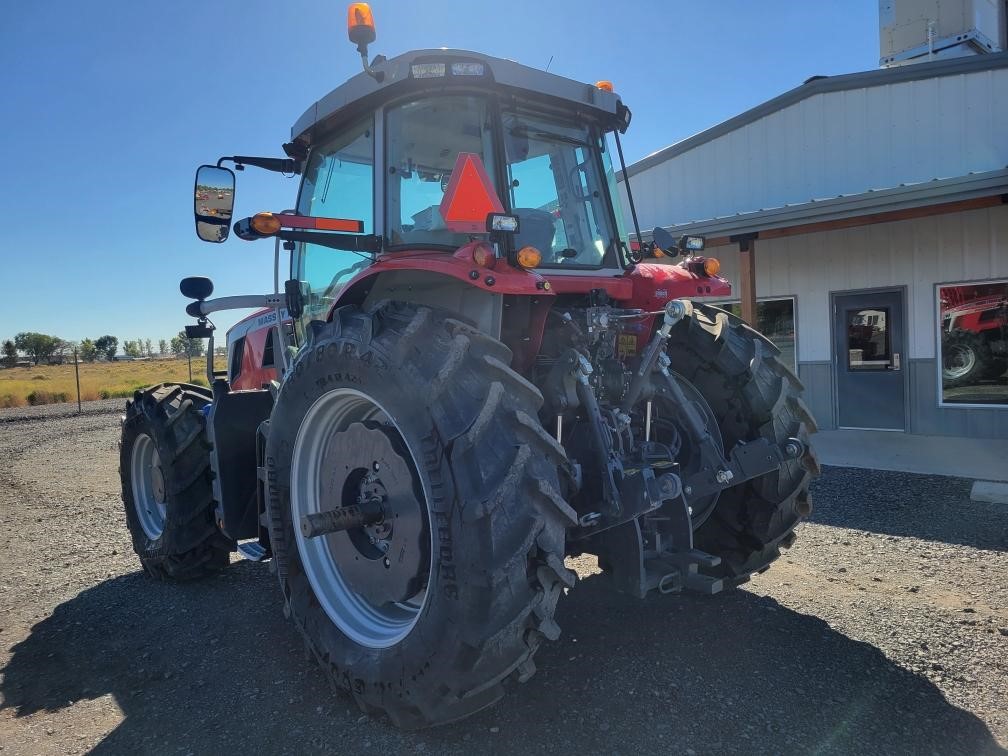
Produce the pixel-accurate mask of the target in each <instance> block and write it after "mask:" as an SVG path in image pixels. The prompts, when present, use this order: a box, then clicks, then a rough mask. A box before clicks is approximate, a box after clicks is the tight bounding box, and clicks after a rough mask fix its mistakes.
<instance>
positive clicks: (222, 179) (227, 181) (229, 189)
mask: <svg viewBox="0 0 1008 756" xmlns="http://www.w3.org/2000/svg"><path fill="white" fill-rule="evenodd" d="M234 190H235V176H234V173H232V172H231V171H230V170H229V169H227V168H220V167H218V166H216V165H201V166H200V167H199V168H198V169H197V170H196V191H195V201H194V206H193V207H194V213H195V215H196V236H198V237H199V238H200V239H202V240H203V241H207V242H216V243H218V244H219V243H220V242H222V241H224V240H225V239H227V238H228V234H229V233H230V231H231V213H232V212H233V211H234Z"/></svg>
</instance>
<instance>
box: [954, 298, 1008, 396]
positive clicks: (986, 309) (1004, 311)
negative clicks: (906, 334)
mask: <svg viewBox="0 0 1008 756" xmlns="http://www.w3.org/2000/svg"><path fill="white" fill-rule="evenodd" d="M941 312H942V386H943V387H944V388H957V387H959V386H972V385H975V384H977V383H978V382H980V381H982V380H990V379H995V378H1000V377H1001V376H1002V375H1004V372H1005V370H1008V287H1006V286H1005V285H1004V284H980V285H976V286H947V287H942V289H941Z"/></svg>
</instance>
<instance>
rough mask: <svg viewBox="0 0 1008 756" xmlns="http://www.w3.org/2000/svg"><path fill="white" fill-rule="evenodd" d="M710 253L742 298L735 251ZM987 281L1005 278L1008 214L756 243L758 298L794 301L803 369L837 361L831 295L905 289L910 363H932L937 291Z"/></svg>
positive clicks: (955, 216)
mask: <svg viewBox="0 0 1008 756" xmlns="http://www.w3.org/2000/svg"><path fill="white" fill-rule="evenodd" d="M707 253H708V254H709V255H711V256H713V257H717V258H718V259H719V260H720V261H721V274H722V275H723V276H724V277H725V278H727V279H728V281H730V282H731V285H732V290H733V291H734V292H738V291H739V276H738V273H739V271H738V249H737V248H736V247H735V246H723V247H716V248H711V249H709V250H708V251H707ZM990 278H1008V207H1006V206H1002V207H994V208H988V209H984V210H972V211H970V212H966V213H951V214H948V215H936V216H931V217H928V218H919V219H915V220H907V221H899V222H896V223H880V224H876V225H872V226H860V227H857V228H848V229H840V230H836V231H827V232H822V233H815V234H803V235H798V236H786V237H782V238H779V239H761V240H758V241H757V242H756V293H757V295H758V296H760V297H783V296H794V297H796V298H797V311H798V312H797V319H798V323H797V325H798V359H799V361H801V362H817V361H827V360H830V359H832V354H831V347H830V338H829V335H830V326H829V323H830V320H829V317H830V316H829V294H830V292H836V291H848V290H852V289H870V288H879V287H884V286H903V285H906V286H907V287H908V288H907V312H908V315H909V322H908V323H907V347H906V348H907V352H908V355H907V357H908V358H909V359H920V358H934V356H935V339H936V328H937V326H936V323H935V318H936V316H935V300H934V296H935V295H934V284H935V283H947V282H953V281H969V280H985V279H990ZM1005 421H1006V422H1008V416H1006V418H1005Z"/></svg>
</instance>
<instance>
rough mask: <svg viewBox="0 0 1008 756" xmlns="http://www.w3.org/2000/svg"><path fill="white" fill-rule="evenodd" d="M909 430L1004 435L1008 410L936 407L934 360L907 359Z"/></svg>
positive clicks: (929, 433) (927, 433)
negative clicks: (908, 369)
mask: <svg viewBox="0 0 1008 756" xmlns="http://www.w3.org/2000/svg"><path fill="white" fill-rule="evenodd" d="M909 368H910V400H911V403H910V430H911V431H912V432H913V433H921V434H924V435H931V436H969V437H970V438H1008V410H1005V409H982V408H969V409H956V408H955V407H939V406H938V399H937V397H938V394H937V391H938V385H937V384H938V372H937V365H936V364H935V360H934V359H926V360H910V363H909Z"/></svg>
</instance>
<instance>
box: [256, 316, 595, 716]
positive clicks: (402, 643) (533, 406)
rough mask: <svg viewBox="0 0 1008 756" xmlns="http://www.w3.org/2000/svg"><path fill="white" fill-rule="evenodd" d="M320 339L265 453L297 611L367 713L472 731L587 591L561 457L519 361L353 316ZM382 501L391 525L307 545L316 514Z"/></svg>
mask: <svg viewBox="0 0 1008 756" xmlns="http://www.w3.org/2000/svg"><path fill="white" fill-rule="evenodd" d="M316 325H317V327H316V329H315V331H314V333H313V335H312V341H311V343H310V344H309V345H308V346H307V347H306V348H305V349H304V350H303V352H302V354H301V355H300V356H299V357H298V359H297V361H296V362H295V365H294V367H293V370H292V373H291V374H290V375H289V376H288V378H287V380H286V381H285V382H284V385H283V387H282V389H281V391H280V394H279V396H278V398H277V403H276V406H275V408H274V410H273V414H272V417H271V420H270V434H269V441H268V445H267V467H268V479H269V519H270V535H271V542H272V544H273V549H274V554H275V556H276V559H277V566H278V574H279V576H280V583H281V587H282V589H283V593H284V597H285V602H286V603H285V611H287V612H288V613H289V615H290V617H291V619H293V621H294V623H295V624H296V625H297V627H298V629H299V630H300V631H301V633H302V634H303V635H304V637H305V640H306V643H307V645H308V647H309V648H310V649H311V650H312V652H313V653H314V655H315V656H316V658H317V659H318V660H319V662H320V663H321V665H322V667H323V669H325V671H326V672H327V673H328V674H329V675H330V677H331V679H332V680H333V682H334V683H335V684H336V685H338V686H339V687H341V688H344V689H346V690H348V691H349V692H350V693H351V695H352V696H353V697H354V699H355V700H356V702H357V703H358V705H359V706H360V707H361V708H362V710H364V711H365V712H369V713H378V712H384V713H387V714H388V715H389V716H390V717H391V719H392V720H393V721H394V722H395V723H396V724H397V725H398V726H400V727H402V728H405V729H416V728H421V727H425V726H429V725H434V724H441V723H445V722H450V721H453V720H456V719H460V718H462V717H465V716H468V715H470V714H472V713H473V712H475V711H478V710H479V709H482V708H484V707H485V706H488V705H490V704H491V703H493V702H494V701H496V700H497V699H498V698H500V697H501V695H503V692H504V691H503V683H504V681H505V680H506V679H507V678H509V677H511V676H512V675H514V676H516V677H517V678H518V679H519V680H521V681H524V680H526V679H528V677H529V676H531V674H532V673H533V672H534V670H535V666H534V664H533V662H532V656H533V654H534V653H535V651H536V650H537V648H538V646H539V644H540V642H541V640H542V638H544V637H545V638H549V639H555V638H556V637H557V636H558V635H559V628H558V627H557V625H556V623H555V622H554V620H553V614H554V610H555V607H556V603H557V600H558V599H559V596H560V594H561V591H562V588H563V585H564V584H565V583H566V584H567V585H572V584H573V581H574V575H573V573H571V572H570V571H569V570H567V569H566V568H565V567H564V566H563V554H564V528H565V525H568V524H571V523H572V522H573V520H574V519H575V518H574V513H573V510H571V509H570V507H569V506H568V505H567V504H566V502H564V500H563V498H562V497H561V495H560V493H559V491H560V482H559V479H558V466H559V465H563V464H565V463H566V459H565V456H564V454H563V450H562V449H561V448H560V447H559V446H558V445H557V444H556V443H555V442H554V441H553V440H552V438H551V437H550V436H549V435H548V434H546V433H545V432H544V431H543V429H542V428H541V426H540V425H539V423H538V420H537V419H536V415H537V412H538V409H539V406H540V405H541V403H542V396H541V394H540V393H539V391H538V390H537V389H536V388H535V387H534V386H532V385H531V384H529V383H528V382H526V381H525V380H524V379H522V378H521V377H520V376H518V375H517V374H516V373H514V372H513V371H512V370H511V369H510V368H509V367H508V364H509V361H510V358H511V355H510V352H509V350H508V349H507V348H506V347H505V346H504V345H503V344H501V343H500V342H498V341H496V340H494V339H491V338H489V337H487V336H486V335H484V334H481V333H480V332H478V331H477V330H475V329H473V328H471V327H470V326H468V325H466V324H464V323H462V322H460V321H458V320H454V319H453V318H451V317H450V316H448V315H447V314H445V313H442V312H439V311H436V310H432V309H429V308H425V307H414V306H412V305H403V304H395V303H393V304H387V305H383V306H380V307H377V308H375V309H373V310H368V311H363V310H360V309H358V308H356V307H344V308H341V309H339V310H337V311H336V313H335V314H334V319H333V321H332V322H331V323H328V324H325V325H321V324H316ZM318 326H320V327H318ZM386 474H388V477H385V476H386ZM375 496H377V497H378V498H380V499H381V500H382V501H383V502H384V503H383V507H384V519H383V520H382V521H381V522H380V523H377V524H375V525H373V526H368V527H358V528H353V529H351V530H348V531H344V532H336V533H330V534H328V535H322V536H316V537H314V538H306V537H305V536H304V535H303V534H302V533H301V531H300V528H299V518H301V517H303V516H305V515H306V514H313V513H317V512H321V511H325V510H329V509H336V508H339V507H340V506H347V505H350V504H353V503H355V502H357V501H360V500H361V497H364V498H367V497H375ZM389 555H391V556H392V559H391V560H390V559H389Z"/></svg>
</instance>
